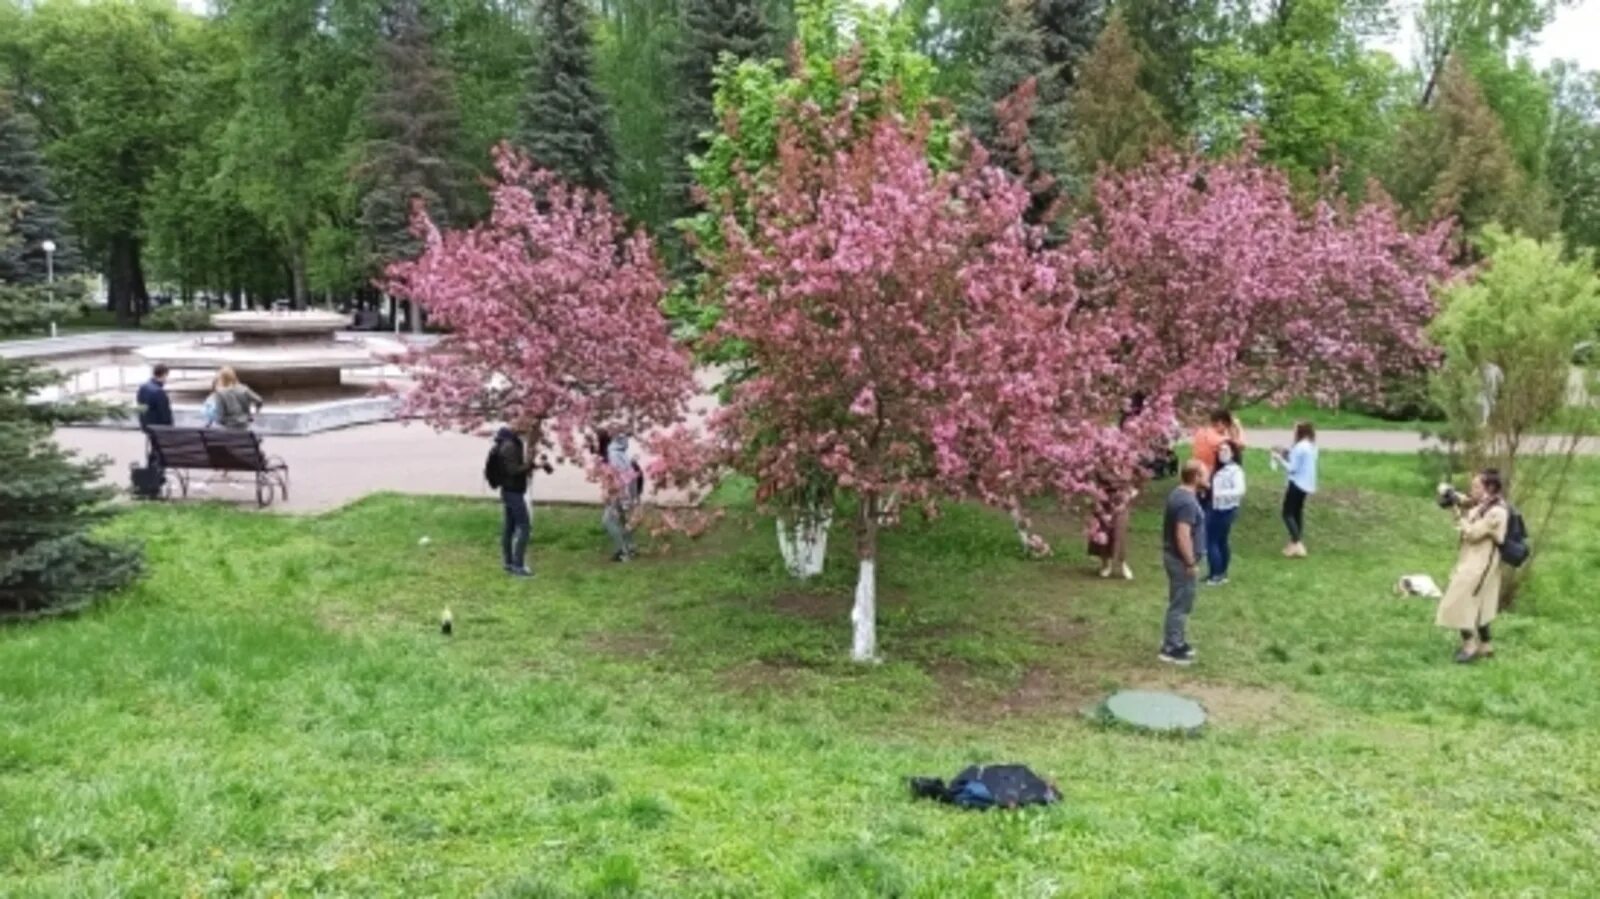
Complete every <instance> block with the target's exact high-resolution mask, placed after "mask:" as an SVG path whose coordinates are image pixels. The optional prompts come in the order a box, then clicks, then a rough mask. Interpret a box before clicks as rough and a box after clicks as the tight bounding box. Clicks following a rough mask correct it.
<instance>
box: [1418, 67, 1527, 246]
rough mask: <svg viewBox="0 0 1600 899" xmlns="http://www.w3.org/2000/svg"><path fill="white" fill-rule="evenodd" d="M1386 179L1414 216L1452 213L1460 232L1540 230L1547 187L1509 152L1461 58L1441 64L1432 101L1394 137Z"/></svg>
mask: <svg viewBox="0 0 1600 899" xmlns="http://www.w3.org/2000/svg"><path fill="white" fill-rule="evenodd" d="M1393 158H1394V161H1393V163H1392V171H1391V174H1390V176H1389V178H1388V179H1386V182H1387V185H1388V187H1389V189H1390V191H1391V192H1392V193H1393V194H1394V195H1395V197H1396V198H1397V199H1398V200H1400V202H1401V203H1402V204H1404V205H1405V206H1406V207H1407V208H1408V209H1410V210H1411V212H1412V213H1413V214H1414V215H1415V216H1416V217H1417V218H1419V219H1440V218H1447V217H1448V218H1454V219H1455V220H1456V221H1457V223H1458V224H1459V225H1460V226H1461V229H1462V232H1463V233H1464V234H1466V235H1473V234H1476V233H1477V232H1478V231H1479V230H1480V229H1481V228H1482V227H1483V226H1484V225H1487V224H1489V223H1490V222H1500V223H1501V224H1503V225H1505V226H1507V227H1508V228H1511V229H1516V230H1520V231H1523V232H1525V233H1528V234H1530V235H1533V236H1535V237H1540V236H1544V235H1546V234H1549V233H1550V232H1551V231H1552V230H1554V227H1555V222H1554V212H1553V207H1552V204H1551V202H1550V198H1549V195H1548V193H1547V192H1546V191H1545V190H1544V189H1543V187H1542V185H1540V184H1538V183H1537V182H1534V181H1533V179H1530V178H1529V177H1528V176H1527V174H1526V173H1525V172H1523V171H1522V169H1521V168H1519V167H1518V165H1517V162H1516V159H1515V158H1514V157H1513V156H1512V153H1511V148H1510V145H1509V144H1508V143H1507V142H1506V138H1505V133H1504V131H1503V129H1502V127H1501V124H1500V119H1499V118H1498V117H1497V116H1496V115H1495V113H1494V110H1493V109H1492V108H1490V106H1489V104H1488V102H1487V101H1486V100H1485V99H1484V96H1483V91H1482V90H1481V89H1480V88H1479V86H1478V83H1477V81H1476V80H1475V79H1474V78H1473V77H1472V73H1471V72H1470V71H1468V69H1467V67H1466V65H1465V64H1464V63H1463V62H1462V61H1461V60H1460V59H1459V58H1452V59H1451V60H1450V61H1448V62H1447V63H1446V64H1445V67H1444V72H1443V74H1442V75H1441V77H1440V80H1439V86H1438V89H1437V90H1436V91H1435V93H1434V97H1433V104H1432V106H1430V107H1429V108H1428V109H1426V110H1422V111H1421V112H1420V113H1418V114H1417V115H1415V116H1414V117H1413V118H1411V119H1410V120H1409V121H1408V122H1406V124H1405V125H1404V127H1403V128H1402V130H1401V132H1400V134H1399V135H1398V136H1397V138H1396V148H1395V153H1394V154H1393Z"/></svg>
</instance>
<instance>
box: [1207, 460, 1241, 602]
mask: <svg viewBox="0 0 1600 899" xmlns="http://www.w3.org/2000/svg"><path fill="white" fill-rule="evenodd" d="M1243 503H1244V467H1243V466H1242V465H1240V464H1239V444H1237V443H1235V442H1233V441H1232V440H1224V441H1222V443H1221V444H1220V445H1218V446H1217V473H1216V474H1214V475H1212V476H1211V511H1209V512H1207V513H1206V567H1207V569H1208V571H1207V577H1206V583H1207V584H1209V585H1210V586H1213V587H1220V586H1221V585H1223V584H1226V583H1227V582H1228V564H1229V563H1230V562H1232V561H1233V548H1232V546H1231V545H1230V544H1229V542H1228V536H1229V534H1230V533H1232V531H1233V522H1234V519H1236V518H1238V517H1239V506H1240V505H1241V504H1243Z"/></svg>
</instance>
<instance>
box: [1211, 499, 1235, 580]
mask: <svg viewBox="0 0 1600 899" xmlns="http://www.w3.org/2000/svg"><path fill="white" fill-rule="evenodd" d="M1238 517H1239V510H1238V509H1212V510H1211V511H1210V512H1207V513H1206V567H1207V568H1209V569H1210V575H1211V577H1213V578H1222V577H1227V576H1228V563H1230V562H1232V561H1233V548H1232V547H1231V546H1229V545H1228V534H1229V533H1230V532H1231V531H1232V530H1233V522H1234V519H1236V518H1238Z"/></svg>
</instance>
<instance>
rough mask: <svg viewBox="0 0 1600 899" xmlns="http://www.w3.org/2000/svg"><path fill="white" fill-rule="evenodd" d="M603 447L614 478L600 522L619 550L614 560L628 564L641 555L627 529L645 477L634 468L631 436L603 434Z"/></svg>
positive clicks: (612, 557) (607, 465)
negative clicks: (629, 437) (630, 453)
mask: <svg viewBox="0 0 1600 899" xmlns="http://www.w3.org/2000/svg"><path fill="white" fill-rule="evenodd" d="M600 447H601V453H602V454H603V455H604V456H605V460H606V468H607V469H608V471H607V473H608V474H609V475H610V477H611V478H612V479H613V480H612V483H610V484H607V485H606V487H607V499H606V510H605V512H604V513H603V514H602V515H601V516H600V523H601V524H602V525H604V526H605V529H606V533H607V534H610V535H611V542H612V544H613V545H614V546H616V548H617V551H616V552H615V553H613V554H612V556H611V561H613V562H627V561H630V560H631V559H633V557H634V556H635V555H636V554H637V553H638V550H637V549H636V547H635V546H634V543H633V530H632V529H631V528H630V527H629V526H628V517H629V516H630V515H632V514H633V510H634V509H635V508H636V507H637V506H638V505H639V494H640V493H641V492H642V489H641V488H642V483H641V482H642V480H643V478H642V476H641V475H640V474H639V470H638V469H637V468H636V467H634V464H633V459H631V458H629V456H628V435H626V434H617V435H616V436H611V435H609V434H607V433H606V432H604V431H602V432H600Z"/></svg>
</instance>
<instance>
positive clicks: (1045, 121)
mask: <svg viewBox="0 0 1600 899" xmlns="http://www.w3.org/2000/svg"><path fill="white" fill-rule="evenodd" d="M1030 80H1031V81H1032V82H1033V88H1032V96H1031V98H1030V102H1031V105H1032V114H1031V115H1029V116H1028V118H1027V121H1026V125H1027V128H1028V131H1027V140H1026V144H1025V145H1023V146H1019V145H1018V143H1019V142H1018V140H1017V137H1018V136H1017V135H1016V134H1012V133H1009V132H1010V131H1011V130H1012V128H1014V127H1015V124H1014V122H1013V116H1012V115H1010V114H1008V113H1007V112H1006V108H1007V106H1008V105H1009V104H1008V101H1010V102H1015V100H1014V99H1013V98H1015V97H1016V95H1017V91H1018V90H1019V89H1021V88H1022V87H1023V86H1024V85H1025V84H1027V83H1028V82H1029V81H1030ZM964 118H965V120H966V123H967V126H968V127H969V128H971V129H972V133H973V134H974V135H975V136H976V137H977V138H978V140H979V141H981V142H982V143H983V144H984V146H986V147H988V148H989V150H990V151H991V152H992V153H993V154H994V160H995V162H996V163H997V164H999V165H1001V166H1003V167H1004V168H1006V169H1007V170H1008V171H1010V172H1012V173H1013V174H1016V175H1018V176H1021V177H1026V178H1027V179H1029V180H1030V181H1031V184H1030V189H1031V191H1032V193H1033V198H1034V201H1033V206H1032V212H1033V213H1034V217H1035V221H1037V220H1038V218H1037V217H1038V215H1039V214H1041V213H1043V212H1044V210H1045V209H1047V208H1048V207H1049V205H1050V203H1051V202H1052V200H1053V199H1054V198H1055V197H1056V196H1057V194H1058V193H1059V192H1060V191H1061V189H1062V187H1063V185H1062V184H1061V182H1062V180H1063V179H1064V178H1065V177H1066V176H1067V161H1066V124H1067V101H1066V91H1065V86H1064V79H1063V78H1062V77H1061V75H1060V67H1059V66H1057V65H1052V64H1050V63H1048V62H1046V60H1045V56H1044V35H1043V32H1042V31H1041V30H1040V29H1039V27H1038V25H1037V24H1036V23H1035V19H1034V14H1033V10H1032V8H1031V7H1030V4H1029V3H1027V2H1026V0H1013V2H1011V3H1010V4H1009V5H1008V6H1007V7H1006V12H1005V14H1004V16H1003V17H1002V18H1001V20H1000V25H999V27H998V28H996V30H995V33H994V44H993V46H991V47H990V48H989V58H988V62H987V63H986V64H985V65H984V67H983V68H982V69H981V70H979V72H978V78H977V91H976V93H975V95H974V96H973V97H972V98H971V100H969V101H968V103H967V108H966V113H965V116H964Z"/></svg>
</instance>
